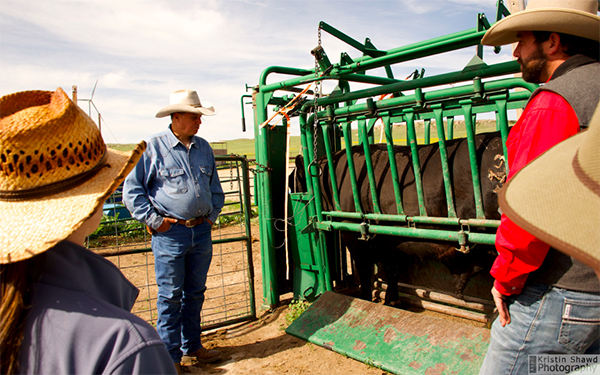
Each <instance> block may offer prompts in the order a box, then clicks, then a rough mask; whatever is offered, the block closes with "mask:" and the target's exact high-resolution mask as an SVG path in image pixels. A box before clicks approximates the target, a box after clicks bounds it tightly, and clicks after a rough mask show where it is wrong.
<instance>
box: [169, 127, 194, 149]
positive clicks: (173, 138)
mask: <svg viewBox="0 0 600 375" xmlns="http://www.w3.org/2000/svg"><path fill="white" fill-rule="evenodd" d="M167 137H168V139H169V146H170V147H171V148H175V146H177V144H179V143H180V144H181V145H182V146H184V147H186V146H185V145H184V144H183V142H181V140H179V138H177V136H176V135H175V133H173V129H171V124H169V129H168V130H167ZM190 147H196V148H197V147H198V146H197V145H196V139H195V137H194V136H192V138H191V139H190ZM186 148H187V147H186Z"/></svg>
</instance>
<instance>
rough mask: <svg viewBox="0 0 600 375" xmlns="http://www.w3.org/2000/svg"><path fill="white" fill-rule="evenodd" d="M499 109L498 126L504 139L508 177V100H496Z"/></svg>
mask: <svg viewBox="0 0 600 375" xmlns="http://www.w3.org/2000/svg"><path fill="white" fill-rule="evenodd" d="M496 107H497V108H498V112H497V113H498V124H499V126H500V136H501V137H502V151H503V152H504V167H505V168H506V175H507V176H508V150H507V149H506V140H507V139H508V113H507V112H506V110H507V109H506V99H499V100H496Z"/></svg>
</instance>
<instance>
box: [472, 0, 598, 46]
mask: <svg viewBox="0 0 600 375" xmlns="http://www.w3.org/2000/svg"><path fill="white" fill-rule="evenodd" d="M597 13H598V0H529V3H528V4H527V9H526V10H524V11H522V12H518V13H515V14H511V15H510V16H508V17H506V18H504V19H501V20H500V21H498V22H496V23H495V24H493V25H492V27H490V29H489V30H488V31H487V32H486V33H485V35H484V36H483V38H482V39H481V44H484V45H488V46H501V45H504V44H510V43H514V42H517V41H518V40H517V32H519V31H551V32H556V33H564V34H569V35H575V36H579V37H582V38H587V39H591V40H595V41H600V17H598V14H597Z"/></svg>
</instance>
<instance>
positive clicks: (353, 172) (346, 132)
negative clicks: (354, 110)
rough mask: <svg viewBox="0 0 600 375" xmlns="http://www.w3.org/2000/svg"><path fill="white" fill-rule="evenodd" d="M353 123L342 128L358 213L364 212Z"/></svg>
mask: <svg viewBox="0 0 600 375" xmlns="http://www.w3.org/2000/svg"><path fill="white" fill-rule="evenodd" d="M350 126H351V123H350V122H346V123H344V124H343V126H342V131H343V133H344V142H345V143H346V156H347V159H348V178H349V179H350V183H351V185H352V196H353V198H354V209H355V210H356V212H363V211H362V207H361V204H360V191H359V190H358V184H357V182H356V169H355V168H354V158H353V156H352V129H351V128H350Z"/></svg>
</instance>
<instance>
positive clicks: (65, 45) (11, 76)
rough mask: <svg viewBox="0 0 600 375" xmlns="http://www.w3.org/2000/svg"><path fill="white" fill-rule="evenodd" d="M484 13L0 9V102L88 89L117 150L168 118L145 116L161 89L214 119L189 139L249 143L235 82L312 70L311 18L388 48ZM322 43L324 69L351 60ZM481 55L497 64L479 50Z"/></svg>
mask: <svg viewBox="0 0 600 375" xmlns="http://www.w3.org/2000/svg"><path fill="white" fill-rule="evenodd" d="M494 9H495V0H485V1H481V0H467V1H463V0H461V1H460V2H459V1H458V0H451V2H446V1H441V0H435V1H416V0H397V1H392V0H389V1H384V0H379V1H362V0H360V1H359V0H352V1H350V0H346V1H340V0H327V1H321V0H306V1H291V0H278V1H276V0H178V1H166V0H153V1H141V0H127V1H116V0H80V1H74V0H71V1H67V0H65V1H61V0H27V1H22V0H2V6H1V7H0V49H1V50H2V54H1V55H0V67H1V69H2V73H3V79H2V81H0V95H4V94H8V93H11V92H15V91H21V90H30V89H45V90H54V89H55V88H56V87H59V86H60V87H62V88H63V89H65V91H67V92H70V90H71V86H72V85H77V86H78V88H79V98H81V99H89V97H90V95H91V92H92V90H93V88H94V84H95V83H96V81H97V82H98V86H97V88H96V92H95V94H94V98H93V100H94V104H95V105H96V106H97V107H98V109H99V110H100V111H101V112H102V116H103V117H104V118H105V121H106V122H105V128H104V129H106V131H105V130H104V129H103V134H104V135H105V137H106V138H107V141H109V142H115V139H116V141H118V142H122V143H128V142H137V141H139V140H140V139H143V138H146V137H148V136H149V135H151V134H153V133H155V132H157V131H159V130H162V129H164V128H165V127H166V126H167V124H168V120H167V119H155V118H154V115H155V113H156V111H158V109H160V108H161V107H162V106H164V105H166V104H168V98H169V93H170V92H171V91H173V90H177V89H181V88H191V89H195V90H197V91H198V93H199V95H200V97H201V98H202V99H203V100H208V101H211V102H213V104H214V105H215V107H217V109H218V110H219V114H218V115H217V116H215V117H212V118H207V119H206V121H205V124H204V125H203V126H202V128H201V130H200V135H202V136H205V137H206V138H207V139H208V140H210V141H217V140H226V139H234V138H242V137H246V138H247V137H250V138H251V137H253V125H252V122H253V121H252V119H253V115H252V113H251V109H250V107H249V106H247V107H246V119H247V126H248V128H249V131H248V132H247V133H242V132H241V108H240V107H241V101H240V98H241V96H242V95H244V94H246V93H247V92H246V89H245V85H246V84H247V85H249V86H254V85H256V84H257V83H258V80H259V76H260V74H261V72H262V71H263V70H264V69H266V68H267V67H269V66H274V65H278V66H291V67H297V68H307V69H310V68H312V67H313V66H314V60H313V58H312V56H311V55H310V50H311V49H313V48H314V47H315V46H316V45H317V42H318V40H317V27H318V25H319V22H320V21H325V22H326V23H328V24H330V25H331V26H333V27H335V28H337V29H338V30H340V31H342V32H343V33H346V34H347V35H349V36H350V37H352V38H354V39H356V40H358V41H360V42H361V43H362V42H364V40H365V38H366V37H369V38H371V40H372V42H373V43H374V44H375V46H376V47H377V48H379V49H382V50H388V49H392V48H397V47H401V46H404V45H407V44H409V43H414V42H419V41H423V40H426V39H429V38H433V37H437V36H440V35H445V34H449V33H453V32H456V31H461V30H465V29H469V28H473V27H475V26H476V17H477V13H478V12H486V13H488V14H487V15H488V18H492V17H493V16H494V14H495V13H494V12H495V11H494ZM322 42H323V46H324V48H325V51H326V52H327V54H328V55H329V58H330V60H331V61H332V62H334V63H337V62H338V61H339V57H340V53H341V52H348V53H349V54H350V56H351V57H353V58H357V57H359V56H361V53H360V52H358V51H356V50H355V49H354V48H352V47H350V46H348V45H346V44H345V43H343V42H341V41H339V40H338V39H336V38H334V37H332V36H331V35H329V34H327V33H325V32H323V33H322ZM473 54H474V49H468V50H465V51H461V52H459V53H457V54H456V55H453V57H452V58H438V57H431V58H428V59H420V60H416V61H412V62H406V63H404V64H400V66H398V67H396V68H394V71H395V74H396V75H397V77H398V78H404V77H405V76H406V75H408V74H409V73H410V72H411V71H412V70H414V69H416V68H419V69H420V68H421V67H425V68H426V69H427V73H426V74H427V75H428V76H430V75H433V74H438V73H439V72H445V71H455V70H460V69H462V67H463V66H464V64H466V63H467V62H468V61H469V60H470V58H471V57H472V55H473ZM508 56H510V55H508ZM488 58H489V59H491V60H493V61H503V60H502V56H500V57H498V56H494V55H492V54H491V53H488V52H486V61H488V60H487V59H488ZM380 71H381V70H379V71H378V74H379V72H380ZM381 74H382V73H381ZM286 78H288V77H286V76H281V75H278V76H273V77H270V79H269V82H275V81H279V80H284V79H286ZM84 105H85V102H84V103H83V106H84ZM109 129H110V131H109ZM113 138H115V139H113Z"/></svg>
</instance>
